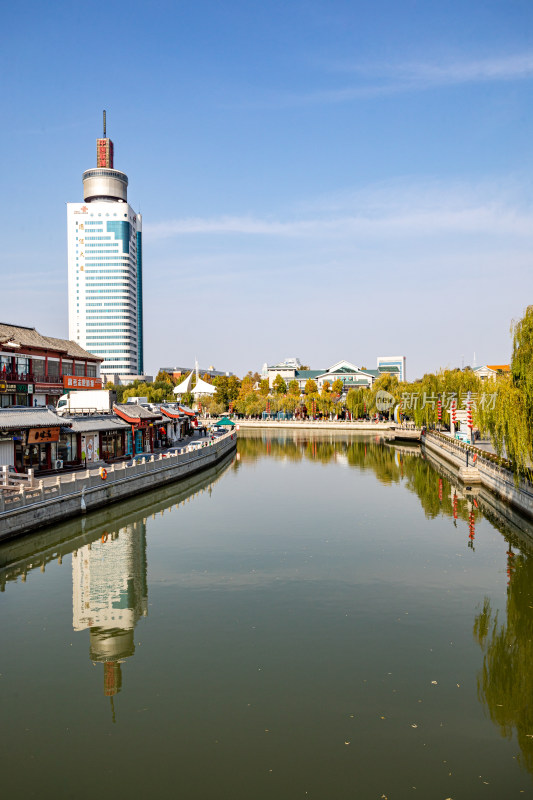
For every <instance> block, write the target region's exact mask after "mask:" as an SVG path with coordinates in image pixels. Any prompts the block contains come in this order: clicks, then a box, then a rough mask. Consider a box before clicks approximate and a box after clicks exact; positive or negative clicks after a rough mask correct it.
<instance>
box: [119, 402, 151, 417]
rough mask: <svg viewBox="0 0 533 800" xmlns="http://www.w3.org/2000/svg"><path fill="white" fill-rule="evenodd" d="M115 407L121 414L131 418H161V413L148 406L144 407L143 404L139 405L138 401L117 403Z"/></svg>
mask: <svg viewBox="0 0 533 800" xmlns="http://www.w3.org/2000/svg"><path fill="white" fill-rule="evenodd" d="M113 408H115V409H116V410H117V412H119V413H120V414H121V415H124V417H128V418H129V419H133V420H135V419H151V420H156V419H161V415H160V414H155V413H154V412H153V411H150V410H149V409H148V408H143V406H139V405H137V403H116V404H115V405H114V406H113Z"/></svg>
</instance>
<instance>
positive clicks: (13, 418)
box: [0, 408, 71, 431]
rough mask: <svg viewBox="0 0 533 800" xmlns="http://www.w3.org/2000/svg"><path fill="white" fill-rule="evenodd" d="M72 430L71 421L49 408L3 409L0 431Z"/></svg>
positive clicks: (0, 416)
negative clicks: (23, 429)
mask: <svg viewBox="0 0 533 800" xmlns="http://www.w3.org/2000/svg"><path fill="white" fill-rule="evenodd" d="M60 426H63V427H67V428H70V427H71V425H70V421H69V420H64V419H63V417H60V416H58V415H57V414H56V413H54V412H53V411H50V409H49V408H11V409H10V408H1V409H0V430H6V431H7V430H9V431H13V430H18V429H19V428H58V427H60Z"/></svg>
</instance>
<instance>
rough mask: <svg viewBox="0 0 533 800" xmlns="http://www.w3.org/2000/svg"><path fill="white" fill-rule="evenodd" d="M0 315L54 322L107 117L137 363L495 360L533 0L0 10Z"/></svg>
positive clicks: (508, 310) (516, 234)
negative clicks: (139, 252) (118, 183)
mask: <svg viewBox="0 0 533 800" xmlns="http://www.w3.org/2000/svg"><path fill="white" fill-rule="evenodd" d="M2 28H3V32H2V47H1V48H0V65H1V70H2V80H1V82H0V87H1V88H0V98H1V103H2V108H3V111H4V115H3V119H4V123H3V125H2V128H1V130H0V140H1V142H0V143H1V147H2V153H3V155H4V157H3V159H2V178H3V180H2V186H3V191H2V193H1V198H0V204H1V207H0V213H1V219H2V226H3V230H2V237H1V243H0V275H1V286H2V297H3V306H4V310H3V312H2V315H1V316H2V321H5V322H13V323H18V324H25V325H35V326H36V327H37V328H38V329H39V330H40V331H41V332H42V333H44V334H49V335H54V336H67V335H68V327H67V260H66V202H67V201H79V200H81V199H82V186H81V174H82V172H83V171H84V170H85V169H88V168H89V167H91V166H93V165H94V164H95V139H96V137H97V136H99V135H101V115H102V109H103V108H106V109H107V119H108V135H109V136H110V137H111V138H112V139H113V141H114V144H115V166H116V167H117V168H118V169H122V170H123V171H125V172H126V173H127V174H128V176H129V190H128V191H129V194H128V197H129V200H130V203H131V204H132V205H133V207H134V208H135V209H136V210H138V211H141V212H142V214H143V227H144V292H145V303H144V307H145V317H144V325H145V343H146V344H145V365H146V368H147V369H148V371H155V370H156V369H157V368H158V367H159V366H161V365H169V366H170V365H173V364H176V365H187V364H190V363H192V362H193V361H194V358H195V357H197V358H198V359H199V361H200V363H201V365H205V366H207V365H210V364H213V365H215V367H216V368H218V369H228V370H231V371H234V372H236V373H238V374H243V373H245V372H246V371H247V370H248V369H252V370H255V369H260V368H261V365H262V364H263V363H264V362H265V361H267V362H268V363H276V362H277V361H279V360H280V359H282V358H284V357H286V356H290V355H295V356H299V357H300V358H301V359H302V361H303V362H305V363H307V364H310V365H311V366H312V367H316V368H321V367H327V366H329V365H330V364H333V363H334V362H336V361H338V360H339V359H341V358H347V359H349V360H351V361H353V362H355V363H356V364H359V365H365V366H369V367H373V366H375V359H376V356H378V355H395V354H402V355H405V356H406V357H407V371H408V377H410V378H415V377H418V376H421V375H422V374H423V373H424V372H426V371H433V370H435V369H438V368H439V367H441V366H452V367H453V366H460V364H461V362H462V359H463V356H464V361H465V363H466V364H468V363H472V361H473V355H474V352H475V353H476V362H477V364H484V363H504V362H506V361H507V360H508V358H509V353H510V336H509V326H510V323H511V320H512V319H513V318H519V317H520V316H521V314H522V313H523V310H524V308H525V306H526V305H527V304H528V303H530V302H531V296H532V292H531V289H532V283H533V281H532V277H531V275H532V260H533V256H532V254H533V249H532V245H533V202H532V200H533V196H532V195H533V193H532V188H531V187H532V185H533V181H532V178H533V150H532V142H533V135H532V134H533V125H532V110H531V105H532V104H531V91H532V86H533V6H532V4H531V2H530V0H523V1H522V0H506V1H505V2H503V1H502V2H495V1H494V0H462V1H461V2H459V1H458V0H433V1H432V2H421V0H419V1H418V2H417V1H416V0H394V1H392V0H391V1H390V2H389V0H375V1H374V2H372V3H369V2H367V0H364V1H363V0H352V1H351V2H347V1H345V0H305V1H303V0H302V2H300V1H299V0H284V2H278V1H277V0H270V1H267V2H265V3H262V4H261V3H256V2H252V0H249V1H248V2H244V0H227V2H224V3H221V2H220V0H216V1H215V0H196V2H194V3H193V2H154V3H153V4H152V5H151V6H148V4H146V3H138V2H130V3H128V4H122V3H121V4H119V3H107V4H104V5H103V6H102V7H98V6H94V5H93V6H91V7H88V6H86V5H84V6H81V5H80V6H76V5H75V4H72V3H68V4H67V3H63V2H55V3H53V4H47V5H45V4H42V3H35V2H31V1H30V2H27V3H25V4H24V5H20V4H17V5H15V4H11V5H10V6H5V7H4V8H3V10H2Z"/></svg>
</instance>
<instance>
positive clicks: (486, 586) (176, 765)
mask: <svg viewBox="0 0 533 800" xmlns="http://www.w3.org/2000/svg"><path fill="white" fill-rule="evenodd" d="M529 542H533V535H532V533H531V531H529V530H528V526H527V524H526V523H524V522H520V520H516V524H511V523H506V522H503V521H502V517H501V515H500V514H499V513H498V509H497V508H494V507H492V506H491V504H490V498H488V497H487V496H486V495H484V494H483V493H480V494H478V493H476V492H475V491H474V492H465V491H464V490H461V489H460V487H459V485H457V486H456V485H454V483H453V481H452V482H450V481H449V480H448V478H447V477H446V475H445V474H443V473H442V472H439V471H438V468H436V467H434V466H433V465H432V463H431V462H430V461H428V460H426V458H424V457H423V456H422V455H421V454H420V452H419V451H418V450H417V449H410V448H408V447H405V448H396V449H395V448H393V447H390V446H387V445H384V444H382V443H380V442H379V441H378V440H377V439H374V438H361V437H359V438H356V437H339V436H333V435H331V436H330V435H322V436H319V435H313V434H303V433H302V432H298V433H295V434H294V435H293V434H292V433H287V434H285V435H284V436H283V437H276V436H275V435H270V434H262V435H260V434H249V435H246V434H241V438H240V441H239V451H238V456H237V458H234V459H233V460H230V461H228V462H226V463H225V464H222V465H220V466H219V468H217V469H216V470H213V471H211V472H209V473H206V474H204V475H202V476H199V477H196V478H194V479H192V480H191V481H190V482H189V483H188V484H186V485H184V484H179V485H176V486H174V487H171V488H170V489H168V488H167V489H165V490H161V491H159V492H157V493H154V494H152V495H149V496H147V495H144V496H141V497H139V498H137V499H136V500H132V501H129V502H126V503H123V504H121V505H117V506H112V507H110V508H109V510H108V511H106V512H100V513H95V514H91V515H89V516H88V517H87V518H86V519H85V520H81V519H80V520H75V521H73V522H69V523H65V524H63V525H61V526H56V527H55V528H53V529H50V530H47V531H45V532H43V533H40V534H37V535H34V536H31V537H26V538H25V539H23V540H19V541H17V542H15V543H13V544H11V545H10V546H4V547H2V548H0V588H1V590H2V593H1V594H0V630H1V639H0V641H1V659H0V673H1V676H0V697H1V706H0V707H1V710H2V734H3V735H2V747H1V750H0V760H1V762H2V778H1V780H2V789H3V794H4V795H5V796H6V797H10V796H12V793H16V795H17V796H22V797H40V798H48V797H61V798H62V797H69V798H70V797H77V798H89V797H90V798H98V797H108V796H112V797H116V798H137V797H144V796H146V795H147V794H148V793H149V794H150V795H151V796H172V797H174V796H175V797H180V798H187V799H189V798H190V799H191V800H197V799H198V798H202V799H203V798H210V799H211V798H226V797H231V798H232V799H234V800H244V799H245V798H246V800H248V798H261V799H262V798H265V799H266V798H276V800H285V799H287V800H289V798H290V799H291V800H292V798H303V799H306V798H308V799H309V800H311V799H312V798H328V799H329V798H340V799H341V800H344V798H362V799H363V800H366V798H370V799H373V798H377V799H381V798H384V797H386V798H388V800H403V798H417V797H418V798H435V799H436V800H446V798H453V799H454V800H459V798H466V799H467V800H472V799H474V798H511V797H533V785H532V780H531V776H532V774H533V668H532V666H531V665H532V664H533V645H532V640H533V555H532V550H531V549H530V544H529Z"/></svg>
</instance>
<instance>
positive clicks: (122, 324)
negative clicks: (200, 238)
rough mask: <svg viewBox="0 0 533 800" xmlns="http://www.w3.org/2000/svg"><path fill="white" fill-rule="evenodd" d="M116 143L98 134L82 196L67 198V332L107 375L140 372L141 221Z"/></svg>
mask: <svg viewBox="0 0 533 800" xmlns="http://www.w3.org/2000/svg"><path fill="white" fill-rule="evenodd" d="M113 151H114V148H113V142H112V141H111V139H108V138H106V134H105V117H104V136H103V138H101V139H97V140H96V168H95V169H88V170H86V171H85V172H84V173H83V200H84V202H83V203H68V204H67V224H68V296H69V302H68V316H69V338H70V339H72V340H73V341H75V342H78V344H80V345H81V346H82V347H83V348H85V349H86V350H88V351H89V352H91V353H95V354H96V355H99V356H101V357H102V358H103V359H104V361H103V363H102V366H101V373H102V376H103V378H104V380H109V379H110V380H112V381H113V382H114V380H115V377H114V376H117V375H120V378H121V381H122V382H124V380H127V378H128V377H134V376H137V375H142V373H143V371H144V364H143V316H142V220H141V215H140V214H137V213H136V212H135V211H134V210H133V209H132V208H131V206H130V205H129V204H128V177H127V175H126V174H125V173H124V172H120V171H119V170H116V169H114V166H113Z"/></svg>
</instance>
